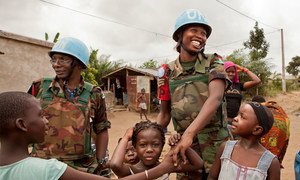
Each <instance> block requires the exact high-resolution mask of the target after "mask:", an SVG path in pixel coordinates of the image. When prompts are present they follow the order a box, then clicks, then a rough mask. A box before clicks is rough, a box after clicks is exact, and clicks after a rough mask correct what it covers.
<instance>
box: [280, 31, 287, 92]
mask: <svg viewBox="0 0 300 180" xmlns="http://www.w3.org/2000/svg"><path fill="white" fill-rule="evenodd" d="M280 32H281V55H282V93H283V94H286V81H285V62H284V61H285V60H284V41H283V29H280Z"/></svg>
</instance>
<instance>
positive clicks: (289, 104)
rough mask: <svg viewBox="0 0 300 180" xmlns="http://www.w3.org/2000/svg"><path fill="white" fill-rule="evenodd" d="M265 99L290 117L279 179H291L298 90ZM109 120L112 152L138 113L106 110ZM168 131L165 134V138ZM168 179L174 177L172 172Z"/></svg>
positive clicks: (299, 146) (299, 115) (299, 120)
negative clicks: (285, 149)
mask: <svg viewBox="0 0 300 180" xmlns="http://www.w3.org/2000/svg"><path fill="white" fill-rule="evenodd" d="M266 99H267V100H273V101H276V102H278V104H279V105H281V106H282V107H283V109H284V110H285V111H286V113H287V114H288V116H289V118H290V122H291V126H290V132H291V136H290V141H289V145H288V149H287V152H286V154H285V157H284V160H283V166H284V169H282V170H281V179H283V180H291V179H294V177H295V175H294V159H295V154H296V152H297V151H298V150H300V141H299V140H297V138H299V137H300V91H295V92H291V93H287V94H286V95H283V94H278V95H277V96H275V97H268V98H266ZM156 115H157V114H156V113H152V114H149V115H148V118H149V119H151V120H153V121H154V120H155V118H156ZM108 117H109V120H110V121H111V123H112V125H111V127H112V128H111V129H110V130H109V147H108V148H109V152H110V155H112V154H113V150H114V148H115V147H116V145H117V143H118V139H119V138H120V137H122V136H123V135H124V133H125V132H126V129H127V128H129V127H131V126H134V124H135V123H137V122H139V121H140V118H139V114H138V113H137V112H130V111H120V112H108ZM168 131H170V132H171V133H174V129H173V126H172V123H170V125H169V126H168ZM169 136H170V133H168V134H167V137H166V138H167V139H168V138H169ZM168 150H169V147H168V145H165V146H164V150H163V153H162V156H163V155H164V154H165V153H166V152H167V151H168ZM170 179H176V178H175V175H174V174H172V175H171V176H170Z"/></svg>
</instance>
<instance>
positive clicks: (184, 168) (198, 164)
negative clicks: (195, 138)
mask: <svg viewBox="0 0 300 180" xmlns="http://www.w3.org/2000/svg"><path fill="white" fill-rule="evenodd" d="M180 138H181V136H180V134H179V133H177V134H174V135H172V136H171V137H170V138H169V145H170V146H173V147H174V145H176V144H177V142H179V140H180ZM185 153H186V156H187V158H188V160H189V163H186V164H181V165H180V167H179V170H177V171H176V172H188V171H195V170H199V169H202V167H203V164H204V163H203V160H202V159H201V157H200V156H199V155H198V154H197V153H196V151H194V150H193V149H192V148H188V149H187V150H186V152H185Z"/></svg>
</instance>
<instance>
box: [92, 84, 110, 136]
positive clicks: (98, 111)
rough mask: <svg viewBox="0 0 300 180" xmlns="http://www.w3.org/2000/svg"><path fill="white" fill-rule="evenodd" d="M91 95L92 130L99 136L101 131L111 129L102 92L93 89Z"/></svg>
mask: <svg viewBox="0 0 300 180" xmlns="http://www.w3.org/2000/svg"><path fill="white" fill-rule="evenodd" d="M92 92H93V94H92V100H91V102H92V111H93V113H92V114H93V115H94V116H92V117H91V118H92V120H93V121H92V124H93V130H94V132H95V133H96V134H99V133H100V132H101V131H103V130H105V129H109V128H110V127H111V123H110V122H109V120H108V119H107V114H106V105H105V96H104V94H103V92H102V90H101V89H100V88H99V87H96V88H94V89H93V91H92Z"/></svg>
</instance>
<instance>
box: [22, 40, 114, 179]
mask: <svg viewBox="0 0 300 180" xmlns="http://www.w3.org/2000/svg"><path fill="white" fill-rule="evenodd" d="M49 56H50V64H51V65H52V68H53V69H54V71H55V73H56V76H55V77H54V78H49V77H46V78H42V79H40V80H38V81H34V82H33V83H32V85H31V87H30V89H29V90H28V93H30V94H32V95H34V96H35V97H36V98H38V99H39V100H40V103H41V106H42V108H43V112H44V114H43V115H44V116H46V118H47V119H48V121H49V130H48V133H47V135H46V137H45V141H44V142H43V143H41V144H34V145H33V150H32V156H37V157H40V158H45V159H49V158H56V159H58V160H60V161H63V162H65V163H67V164H68V165H69V166H71V167H73V168H76V169H78V170H81V171H84V172H88V173H93V174H99V175H104V176H109V172H110V171H109V170H108V169H107V168H106V166H105V164H106V162H107V161H108V153H107V145H108V131H107V129H108V128H110V122H109V121H108V119H107V115H106V106H105V99H104V94H103V92H102V90H101V89H100V88H99V87H97V86H94V85H92V84H90V83H88V82H85V81H84V79H83V77H82V76H81V72H82V70H84V69H86V68H87V65H88V62H89V56H90V53H89V50H88V48H87V46H86V45H85V44H84V43H83V42H82V41H80V40H78V39H76V38H72V37H66V38H62V39H61V40H59V41H58V42H57V43H55V44H54V46H53V48H52V50H51V51H50V52H49ZM93 132H94V133H95V134H96V136H95V138H94V141H95V146H96V151H95V150H93V148H92V133H93Z"/></svg>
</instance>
